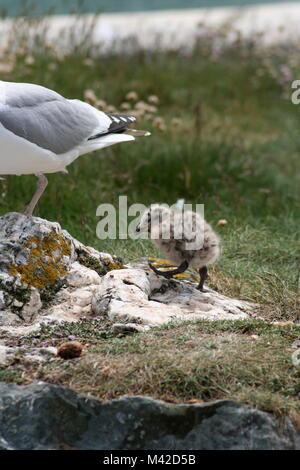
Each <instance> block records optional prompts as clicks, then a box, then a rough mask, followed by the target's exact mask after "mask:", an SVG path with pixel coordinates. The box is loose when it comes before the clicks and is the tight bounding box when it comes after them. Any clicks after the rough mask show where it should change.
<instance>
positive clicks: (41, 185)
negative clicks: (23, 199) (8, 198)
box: [24, 173, 48, 217]
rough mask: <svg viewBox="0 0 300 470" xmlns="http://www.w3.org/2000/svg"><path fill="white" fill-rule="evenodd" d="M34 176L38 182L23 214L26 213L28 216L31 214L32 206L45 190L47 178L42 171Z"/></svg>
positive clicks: (33, 206)
mask: <svg viewBox="0 0 300 470" xmlns="http://www.w3.org/2000/svg"><path fill="white" fill-rule="evenodd" d="M36 176H37V177H38V184H37V188H36V192H35V193H34V196H33V198H32V199H31V201H30V203H29V204H28V206H27V207H26V209H25V211H24V214H25V215H27V216H28V217H31V216H32V213H33V211H34V208H35V206H36V205H37V203H38V201H39V199H40V197H41V195H42V194H43V192H44V191H45V189H46V186H47V184H48V180H47V178H46V176H45V175H43V174H42V173H38V174H37V175H36Z"/></svg>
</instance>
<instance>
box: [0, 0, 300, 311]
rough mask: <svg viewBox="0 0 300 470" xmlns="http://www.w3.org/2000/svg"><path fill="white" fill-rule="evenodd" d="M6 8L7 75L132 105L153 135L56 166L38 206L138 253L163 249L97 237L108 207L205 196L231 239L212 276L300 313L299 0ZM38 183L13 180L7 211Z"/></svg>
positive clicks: (5, 192) (3, 187) (1, 68)
mask: <svg viewBox="0 0 300 470" xmlns="http://www.w3.org/2000/svg"><path fill="white" fill-rule="evenodd" d="M149 4H150V5H149ZM0 5H1V18H2V19H1V21H0V45H1V46H0V79H1V80H8V81H23V82H31V83H38V84H40V85H43V86H46V87H49V88H51V89H54V90H56V91H57V92H59V93H61V94H63V95H64V96H65V97H67V98H79V99H82V100H85V101H87V102H89V103H90V104H92V105H93V106H96V107H97V108H99V109H101V110H104V111H107V112H111V113H113V112H123V113H128V114H131V115H134V116H136V117H137V120H138V124H137V126H136V127H137V128H140V129H147V130H149V131H151V133H152V135H151V137H149V138H147V139H146V138H144V139H140V140H138V141H137V142H134V143H124V144H122V145H119V146H113V147H109V148H107V149H105V150H102V151H100V152H96V153H94V154H91V155H86V156H84V157H81V158H79V159H78V160H77V161H76V162H74V163H73V164H72V165H71V166H70V167H69V168H68V169H69V174H68V175H65V174H54V175H50V177H49V180H50V183H49V186H48V188H47V190H46V193H45V195H44V196H43V197H42V199H41V202H40V203H39V207H38V211H37V212H36V215H40V216H41V217H44V218H47V219H49V220H57V221H58V222H60V223H61V224H62V226H63V227H64V228H65V229H67V230H69V231H70V233H71V234H72V235H73V236H75V237H76V238H78V239H80V240H81V241H82V242H84V243H86V244H89V245H92V246H94V247H95V248H97V249H99V250H101V251H108V252H111V253H113V254H116V255H119V256H122V257H123V258H124V260H125V261H128V260H130V259H133V258H138V257H141V256H145V255H159V253H158V252H155V251H154V249H153V246H152V245H151V244H150V243H148V242H147V241H139V242H133V241H130V240H128V241H126V240H125V241H124V240H105V241H103V240H98V239H97V238H96V234H95V231H96V225H97V222H98V220H97V217H96V208H97V206H98V205H99V204H101V203H103V202H106V203H107V202H109V203H112V204H115V205H116V206H117V205H118V196H120V195H127V196H128V202H129V204H131V203H134V202H140V203H144V204H150V203H154V202H166V203H169V204H173V203H174V202H175V201H176V200H177V199H180V198H184V199H185V200H186V202H189V203H204V204H205V216H206V218H207V220H208V221H209V222H210V223H211V224H212V225H213V226H214V228H215V229H216V230H217V231H218V233H219V234H220V236H221V238H222V240H223V254H222V257H221V258H220V261H219V262H218V264H216V265H215V266H214V267H213V269H212V270H211V279H210V284H211V286H212V287H215V288H216V289H218V290H219V291H220V292H222V293H224V294H228V295H232V296H235V297H238V298H244V299H248V300H252V301H257V302H261V303H262V304H263V305H264V306H265V307H264V314H265V315H266V316H268V318H277V319H279V318H285V319H286V318H289V319H295V318H299V215H300V213H299V212H300V210H299V207H300V204H299V203H300V196H299V187H300V176H299V175H300V172H299V152H300V137H299V124H300V119H299V116H300V114H299V113H300V109H299V106H297V105H295V104H293V103H292V101H291V94H292V92H293V91H294V90H292V88H291V84H292V82H293V80H296V79H300V41H299V36H298V26H297V25H299V19H300V2H275V1H264V2H259V1H209V2H208V1H200V0H199V1H196V0H187V1H184V2H183V1H179V0H160V1H158V0H157V1H156V0H155V1H152V2H146V1H144V0H140V1H138V0H127V1H126V2H125V1H121V0H111V1H109V2H108V1H88V0H86V1H85V2H79V3H75V2H71V1H65V2H64V1H54V0H52V1H51V0H47V1H43V2H38V1H36V2H35V1H27V2H26V1H17V0H9V1H6V0H1V2H0ZM207 7H209V8H207ZM148 10H151V11H148ZM35 184H36V180H35V177H33V176H22V177H9V178H7V179H5V180H1V181H0V191H1V193H0V194H1V214H4V213H6V212H8V211H22V210H23V208H24V206H25V205H26V203H28V201H29V200H30V198H31V196H32V193H33V191H34V189H35Z"/></svg>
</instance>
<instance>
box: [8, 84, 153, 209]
mask: <svg viewBox="0 0 300 470" xmlns="http://www.w3.org/2000/svg"><path fill="white" fill-rule="evenodd" d="M135 120H136V119H135V117H132V116H126V115H124V114H106V113H104V112H102V111H99V110H98V109H96V108H94V107H93V106H91V105H89V104H87V103H84V102H83V101H80V100H69V99H66V98H64V97H63V96H61V95H59V94H58V93H56V92H55V91H52V90H49V89H48V88H44V87H42V86H39V85H33V84H29V83H14V82H3V81H0V145H1V147H0V175H24V174H35V175H36V176H37V177H38V186H37V190H36V192H35V194H34V196H33V198H32V200H31V202H30V204H29V205H28V206H27V208H26V211H25V214H26V215H28V216H31V215H32V213H33V210H34V208H35V206H36V204H37V202H38V200H39V199H40V197H41V195H42V194H43V192H44V190H45V188H46V186H47V183H48V181H47V178H46V176H45V173H56V172H58V171H63V172H66V167H67V166H68V165H69V164H70V163H72V162H73V161H74V160H76V158H78V157H79V156H80V155H84V154H86V153H89V152H92V151H94V150H98V149H101V148H104V147H108V146H109V145H113V144H117V143H119V142H126V141H129V140H135V137H137V136H141V135H143V136H146V135H150V133H149V132H147V131H137V130H134V129H128V126H129V125H130V124H132V123H133V122H134V121H135Z"/></svg>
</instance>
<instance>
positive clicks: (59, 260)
mask: <svg viewBox="0 0 300 470" xmlns="http://www.w3.org/2000/svg"><path fill="white" fill-rule="evenodd" d="M23 248H24V249H26V248H28V249H29V258H28V262H27V263H26V264H13V265H11V266H10V268H9V273H10V274H11V275H12V276H17V275H18V274H19V275H20V276H21V280H22V282H24V283H25V284H27V285H28V286H33V287H36V288H37V289H39V290H41V289H44V288H45V287H46V286H50V285H53V284H55V283H56V282H57V281H58V280H59V279H60V278H62V277H63V276H65V275H66V274H67V266H66V264H65V262H64V261H63V258H64V256H70V255H71V252H72V250H71V244H70V242H69V241H68V240H66V239H65V238H64V236H63V235H62V234H57V233H56V232H54V231H53V232H51V233H50V234H49V235H47V236H45V237H44V238H43V239H42V240H41V239H40V238H39V237H31V238H29V239H28V240H27V241H26V243H25V244H24V245H23Z"/></svg>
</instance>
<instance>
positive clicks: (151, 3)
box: [0, 0, 299, 16]
mask: <svg viewBox="0 0 300 470" xmlns="http://www.w3.org/2000/svg"><path fill="white" fill-rule="evenodd" d="M291 1H293V0H84V1H80V0H79V1H72V0H42V1H41V0H40V1H39V0H0V12H1V13H2V14H7V15H8V16H15V15H17V14H20V13H23V12H24V11H26V12H27V13H31V14H32V13H43V14H44V13H48V12H49V11H51V12H53V13H56V14H63V13H72V12H75V11H78V4H80V3H82V4H83V6H81V7H80V8H79V11H82V12H83V11H84V12H103V13H108V12H125V11H147V10H168V9H180V8H182V9H185V8H200V7H220V6H222V7H223V6H246V5H255V4H259V3H289V2H291ZM294 3H299V0H298V1H296V0H294Z"/></svg>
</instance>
